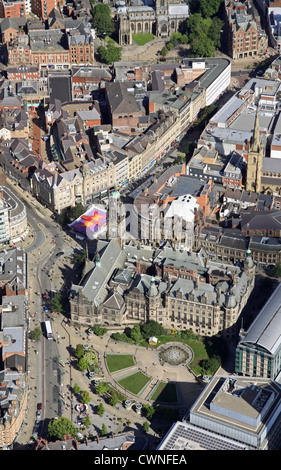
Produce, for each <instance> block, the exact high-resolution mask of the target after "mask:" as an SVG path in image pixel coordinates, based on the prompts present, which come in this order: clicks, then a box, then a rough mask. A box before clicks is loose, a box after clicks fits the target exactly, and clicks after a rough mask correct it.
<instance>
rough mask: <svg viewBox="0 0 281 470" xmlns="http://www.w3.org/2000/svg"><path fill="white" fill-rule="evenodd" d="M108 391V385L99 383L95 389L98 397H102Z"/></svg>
mask: <svg viewBox="0 0 281 470" xmlns="http://www.w3.org/2000/svg"><path fill="white" fill-rule="evenodd" d="M108 389H109V385H108V383H107V382H100V383H99V385H98V386H97V387H96V392H97V394H98V395H103V394H104V393H106V392H107V391H108Z"/></svg>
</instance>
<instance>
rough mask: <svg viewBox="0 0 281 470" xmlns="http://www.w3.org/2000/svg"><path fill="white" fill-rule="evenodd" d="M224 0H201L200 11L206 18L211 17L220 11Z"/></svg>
mask: <svg viewBox="0 0 281 470" xmlns="http://www.w3.org/2000/svg"><path fill="white" fill-rule="evenodd" d="M221 2H222V0H200V1H199V11H200V13H201V14H202V15H203V16H204V17H205V18H210V17H211V16H214V15H216V14H217V13H218V11H219V8H220V4H221Z"/></svg>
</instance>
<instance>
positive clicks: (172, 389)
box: [151, 382, 177, 403]
mask: <svg viewBox="0 0 281 470" xmlns="http://www.w3.org/2000/svg"><path fill="white" fill-rule="evenodd" d="M151 399H152V400H154V401H161V402H166V403H177V388H176V385H175V384H172V383H166V382H160V384H159V385H158V387H157V388H156V390H155V391H154V393H153V394H152V396H151Z"/></svg>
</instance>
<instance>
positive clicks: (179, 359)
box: [158, 343, 193, 366]
mask: <svg viewBox="0 0 281 470" xmlns="http://www.w3.org/2000/svg"><path fill="white" fill-rule="evenodd" d="M158 356H159V360H160V363H167V364H170V365H171V366H178V365H181V364H188V363H189V362H191V360H192V358H193V352H192V349H190V348H189V347H188V346H187V345H186V344H179V343H170V344H165V345H164V346H162V347H161V348H160V349H159V353H158Z"/></svg>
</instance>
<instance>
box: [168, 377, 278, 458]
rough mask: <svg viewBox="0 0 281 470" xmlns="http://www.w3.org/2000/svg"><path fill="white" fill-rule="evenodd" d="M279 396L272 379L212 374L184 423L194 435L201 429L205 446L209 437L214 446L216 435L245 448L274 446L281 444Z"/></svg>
mask: <svg viewBox="0 0 281 470" xmlns="http://www.w3.org/2000/svg"><path fill="white" fill-rule="evenodd" d="M280 399H281V395H280V385H279V384H278V383H276V382H275V381H273V380H271V379H267V378H258V377H252V376H250V377H239V376H236V375H224V376H223V375H215V376H214V377H213V379H212V380H211V381H210V383H209V384H207V385H206V387H205V388H204V390H203V391H202V393H201V394H200V396H199V398H198V399H197V400H196V401H195V403H194V404H193V405H192V407H191V409H190V411H189V417H188V419H187V423H188V424H190V425H191V426H192V429H193V430H194V431H195V435H196V432H199V431H201V430H203V433H204V434H203V436H202V435H201V442H202V445H203V447H204V448H205V446H206V444H208V443H210V440H212V441H213V442H214V443H215V445H214V448H216V437H218V442H220V441H221V439H222V438H226V439H230V440H231V441H232V442H233V440H234V441H235V442H237V443H238V444H237V445H240V446H244V448H245V449H247V450H276V449H279V448H280V444H281V442H280V413H281V400H280ZM205 432H207V435H206V434H205ZM174 438H176V436H174ZM191 439H192V437H191ZM199 439H200V437H199ZM179 441H181V439H180V437H179ZM199 442H200V441H199ZM179 443H180V442H179ZM227 445H229V443H225V448H227ZM208 448H211V447H208ZM164 449H168V447H164V448H163V450H164ZM169 450H171V448H170V449H169Z"/></svg>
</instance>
